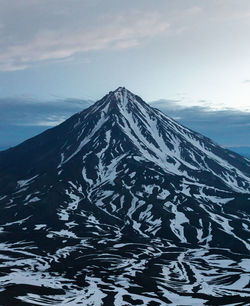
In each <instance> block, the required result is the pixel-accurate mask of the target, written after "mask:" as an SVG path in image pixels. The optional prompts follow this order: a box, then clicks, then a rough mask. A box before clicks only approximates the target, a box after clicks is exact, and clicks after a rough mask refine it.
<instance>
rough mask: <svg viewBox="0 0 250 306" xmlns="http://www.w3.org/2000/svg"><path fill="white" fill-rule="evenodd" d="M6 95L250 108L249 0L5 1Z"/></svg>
mask: <svg viewBox="0 0 250 306" xmlns="http://www.w3.org/2000/svg"><path fill="white" fill-rule="evenodd" d="M0 7H1V9H0V38H1V39H0V51H1V52H0V98H4V97H15V98H16V97H21V98H22V99H23V98H25V97H27V98H30V97H34V98H35V99H34V100H36V99H37V98H39V99H48V98H49V99H52V98H82V99H91V100H97V99H99V98H101V97H102V96H103V95H104V94H106V93H107V92H108V91H110V90H113V89H115V88H116V87H118V86H125V87H127V88H128V89H129V90H131V91H133V92H135V93H136V94H138V95H140V96H142V98H143V99H144V100H146V101H152V100H157V99H172V100H176V101H177V103H179V104H183V105H185V106H190V105H198V106H203V107H212V108H214V109H228V108H236V109H238V110H243V111H250V39H249V37H250V1H248V0H240V1H239V0H203V1H201V0H199V1H198V0H190V1H183V0H175V1H172V0H158V1H152V0H151V1H150V0H144V1H140V0H133V1H132V0H127V1H119V0H74V1H72V0H19V1H14V0H0Z"/></svg>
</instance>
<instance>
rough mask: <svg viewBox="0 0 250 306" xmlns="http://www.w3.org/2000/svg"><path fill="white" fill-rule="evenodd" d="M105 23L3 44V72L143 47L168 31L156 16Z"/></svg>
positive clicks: (45, 31) (0, 65)
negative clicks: (59, 60) (99, 51)
mask: <svg viewBox="0 0 250 306" xmlns="http://www.w3.org/2000/svg"><path fill="white" fill-rule="evenodd" d="M109 17H110V16H107V17H106V18H104V19H103V20H102V25H101V26H100V25H98V26H93V25H92V26H84V25H80V26H78V28H76V29H75V30H74V31H72V29H70V30H67V29H65V28H64V29H58V28H57V29H42V30H39V31H38V32H37V33H35V34H34V35H31V37H25V39H24V40H23V41H21V42H16V43H15V42H11V43H9V44H8V42H7V44H6V40H8V39H9V37H7V38H6V40H4V39H3V41H2V42H1V45H2V46H0V47H1V49H2V52H1V54H0V70H1V71H13V70H22V69H25V68H27V67H29V66H30V65H32V64H37V63H40V62H44V61H51V60H58V59H65V58H70V57H73V56H74V55H76V54H79V53H86V52H89V51H94V50H104V49H116V50H117V49H124V48H131V47H135V46H138V45H140V44H141V43H142V42H144V41H145V40H147V39H148V38H151V37H154V36H156V35H159V34H161V33H164V32H166V31H167V30H168V29H169V23H168V22H166V21H165V20H164V19H163V18H162V16H161V15H160V14H158V13H156V12H152V13H147V14H146V13H143V14H139V13H137V14H135V13H134V14H131V15H130V16H125V15H118V16H116V17H112V18H109Z"/></svg>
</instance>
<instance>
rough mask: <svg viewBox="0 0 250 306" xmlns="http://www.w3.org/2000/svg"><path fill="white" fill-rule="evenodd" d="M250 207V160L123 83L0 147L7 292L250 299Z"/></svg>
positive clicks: (19, 298) (157, 301)
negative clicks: (34, 133)
mask: <svg viewBox="0 0 250 306" xmlns="http://www.w3.org/2000/svg"><path fill="white" fill-rule="evenodd" d="M249 214H250V160H249V159H247V158H244V157H242V156H240V155H238V154H236V153H234V152H232V151H229V150H226V149H224V148H222V147H220V146H219V145H217V144H216V143H214V142H213V141H212V140H210V139H209V138H207V137H205V136H202V135H200V134H199V133H196V132H194V131H191V130H190V129H188V128H186V127H184V126H182V125H180V124H179V123H177V122H176V121H174V120H173V119H171V118H169V117H168V116H166V115H165V114H163V113H162V112H160V111H159V110H157V109H155V108H152V107H150V106H149V105H148V104H147V103H145V102H144V101H143V100H142V99H141V98H140V97H138V96H136V95H134V94H133V93H131V92H130V91H129V90H127V89H126V88H124V87H119V88H118V89H116V90H115V91H111V92H109V93H108V94H107V95H106V96H104V97H103V98H102V99H101V100H99V101H97V102H96V103H95V104H93V105H92V106H90V107H89V108H87V109H85V110H83V111H82V112H80V113H77V114H75V115H73V116H72V117H71V118H69V119H68V120H66V121H65V122H63V123H62V124H60V125H59V126H56V127H54V128H52V129H49V130H47V131H45V132H44V133H42V134H40V135H38V136H36V137H33V138H31V139H29V140H27V141H25V142H23V143H21V144H20V145H18V146H16V147H14V148H11V149H8V150H6V151H2V152H0V267H1V268H0V272H1V274H0V284H1V289H0V303H3V305H77V304H82V305H167V304H174V305H226V304H230V303H250V281H249V279H250V278H249V272H250V268H249V267H250V252H249V251H250V244H249V241H250V234H249V233H250V218H249ZM242 305H243V304H242Z"/></svg>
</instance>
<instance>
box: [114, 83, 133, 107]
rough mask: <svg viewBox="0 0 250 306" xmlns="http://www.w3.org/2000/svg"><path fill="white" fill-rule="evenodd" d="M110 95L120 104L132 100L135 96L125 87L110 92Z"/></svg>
mask: <svg viewBox="0 0 250 306" xmlns="http://www.w3.org/2000/svg"><path fill="white" fill-rule="evenodd" d="M110 94H111V95H112V97H114V98H115V99H116V100H117V101H118V102H120V103H124V102H125V103H126V102H127V100H128V99H129V100H134V98H135V95H134V94H133V93H132V92H131V91H129V90H128V89H127V88H125V87H121V86H120V87H118V88H117V89H116V90H114V91H111V92H110Z"/></svg>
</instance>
